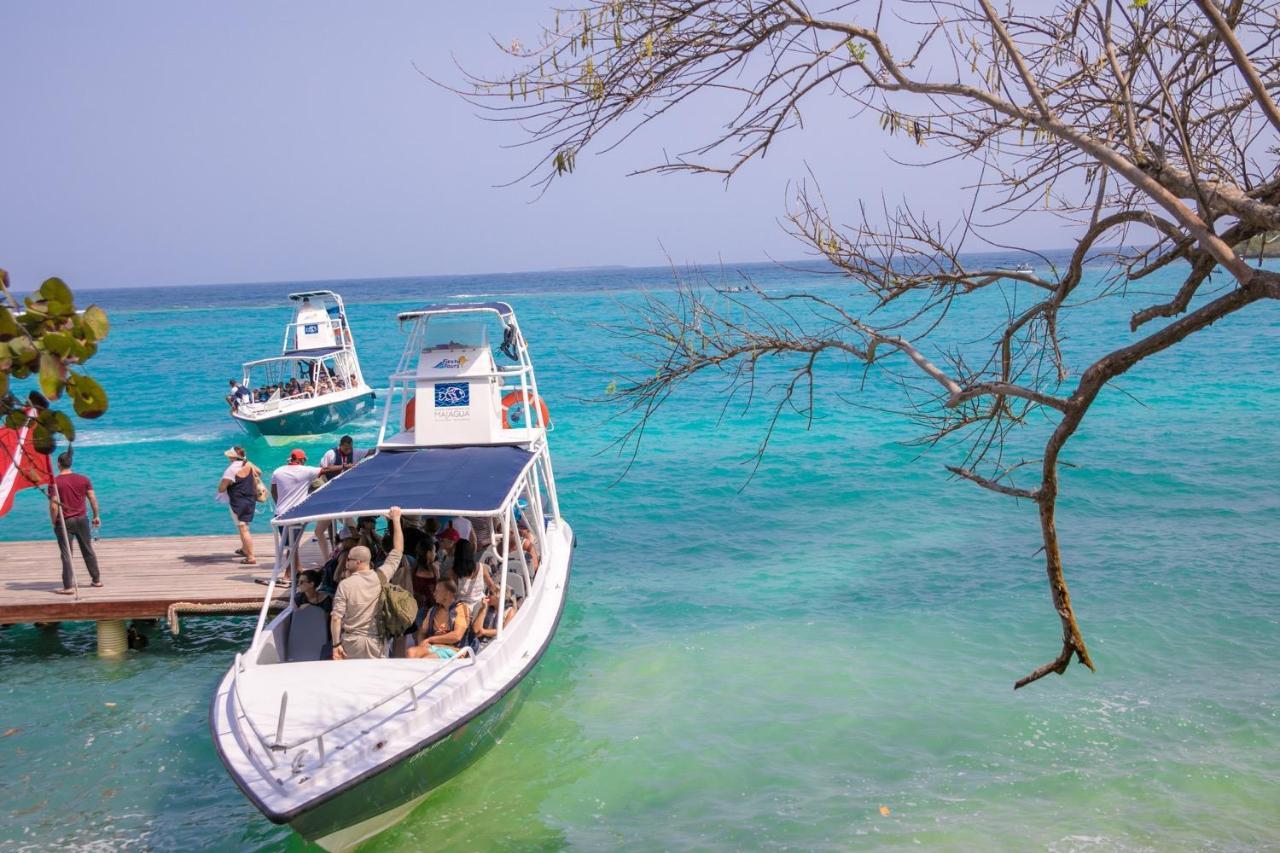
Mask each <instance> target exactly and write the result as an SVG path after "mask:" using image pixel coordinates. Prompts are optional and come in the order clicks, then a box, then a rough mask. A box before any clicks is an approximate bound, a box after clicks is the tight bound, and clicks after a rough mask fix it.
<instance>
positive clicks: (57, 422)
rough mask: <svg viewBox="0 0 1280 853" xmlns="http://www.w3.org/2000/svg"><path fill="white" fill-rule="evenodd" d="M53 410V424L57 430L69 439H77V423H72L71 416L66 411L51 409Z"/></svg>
mask: <svg viewBox="0 0 1280 853" xmlns="http://www.w3.org/2000/svg"><path fill="white" fill-rule="evenodd" d="M50 411H52V412H53V426H54V429H55V430H56V431H57V432H60V433H62V434H63V435H65V436H66V437H67V441H75V440H76V425H75V424H74V423H72V421H71V418H69V417H67V415H66V413H65V412H59V411H56V410H52V409H51V410H50Z"/></svg>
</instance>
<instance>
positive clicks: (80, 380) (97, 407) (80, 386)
mask: <svg viewBox="0 0 1280 853" xmlns="http://www.w3.org/2000/svg"><path fill="white" fill-rule="evenodd" d="M67 387H68V388H70V389H71V401H72V405H73V406H74V407H75V410H76V414H77V415H79V416H80V417H82V418H89V419H92V418H98V417H101V416H102V414H103V413H104V412H106V411H107V392H106V391H104V390H102V386H101V385H99V384H98V383H97V382H96V381H95V380H94V379H92V378H91V377H89V376H85V375H84V374H83V373H78V374H74V375H72V376H70V377H68V379H67Z"/></svg>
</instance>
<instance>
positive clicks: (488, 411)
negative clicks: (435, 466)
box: [378, 302, 551, 447]
mask: <svg viewBox="0 0 1280 853" xmlns="http://www.w3.org/2000/svg"><path fill="white" fill-rule="evenodd" d="M399 319H400V323H401V326H402V327H403V326H404V325H405V324H410V329H409V337H408V342H407V343H406V345H405V348H404V350H403V352H402V353H401V356H400V363H399V365H398V367H397V368H396V372H395V373H394V374H392V376H391V404H390V405H389V406H388V407H387V410H386V416H385V417H384V418H383V424H382V432H381V433H380V435H379V437H378V445H379V446H380V447H440V446H452V445H463V444H469V445H476V444H521V443H528V442H531V441H536V440H537V439H538V438H539V437H541V436H544V435H545V434H546V432H548V431H549V430H550V429H551V418H550V413H549V411H548V410H547V407H546V404H545V403H544V402H543V401H542V398H541V397H540V396H539V395H538V386H537V381H536V380H535V378H534V375H533V366H532V364H531V363H530V360H529V351H528V347H527V346H526V345H525V341H524V338H523V336H522V335H521V333H520V327H519V324H518V323H517V321H516V318H515V314H514V312H513V311H512V310H511V306H510V305H508V304H507V303H505V302H479V303H461V304H458V303H454V304H444V305H428V306H424V307H423V308H419V309H417V310H415V311H406V312H403V313H401V314H400V315H399ZM495 342H496V343H497V346H496V347H495V346H494V343H495Z"/></svg>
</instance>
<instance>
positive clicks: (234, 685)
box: [231, 646, 475, 769]
mask: <svg viewBox="0 0 1280 853" xmlns="http://www.w3.org/2000/svg"><path fill="white" fill-rule="evenodd" d="M464 660H465V661H467V662H468V664H469V665H474V664H475V652H473V651H472V650H471V649H470V648H468V647H465V646H464V647H463V648H462V649H461V650H460V651H459V652H458V654H457V655H456V656H454V657H452V658H450V659H449V660H447V661H445V663H444V665H443V666H441V667H439V668H438V669H435V670H432V671H431V672H429V673H427V674H426V675H424V676H422V678H420V679H418V680H417V681H414V682H412V683H410V684H407V685H405V686H404V687H399V688H396V689H395V690H393V691H392V692H391V693H388V694H387V695H386V696H384V697H383V698H381V699H379V700H377V701H376V702H372V703H370V704H369V705H366V706H365V707H364V708H362V709H360V710H359V711H356V712H355V713H352V714H348V715H347V716H346V717H343V718H342V719H341V720H339V721H338V722H336V723H332V724H330V725H329V726H327V727H326V728H325V729H323V730H322V731H319V732H313V733H311V734H308V735H306V736H304V737H301V738H297V739H295V740H293V741H290V742H288V743H285V742H282V741H283V738H284V724H285V715H286V713H287V712H288V708H289V691H287V690H286V691H284V692H282V693H281V694H280V713H279V714H278V716H277V717H276V736H275V738H274V739H271V740H269V739H268V738H267V737H266V736H265V735H264V734H263V733H262V732H261V731H260V730H259V729H258V726H257V724H256V723H254V721H253V718H252V717H251V716H250V715H249V714H248V712H247V711H245V710H244V700H243V699H241V698H240V673H241V672H242V671H243V670H244V668H245V663H244V659H243V656H242V655H236V659H235V664H234V669H233V671H232V676H231V695H232V699H233V701H234V703H235V706H234V707H235V709H236V711H237V712H238V716H239V717H243V718H244V720H245V722H247V723H248V724H249V731H251V732H252V733H253V736H254V737H255V738H256V739H257V741H258V743H259V745H261V746H262V749H263V752H264V753H266V756H267V759H268V760H269V761H270V762H271V767H272V768H273V769H274V768H275V767H276V759H275V753H277V752H287V751H288V750H291V749H297V748H298V747H300V746H304V745H306V744H308V743H310V742H312V741H315V742H316V750H317V753H318V756H319V761H320V766H322V767H323V766H324V762H325V749H324V737H325V735H327V734H330V733H332V732H334V731H336V730H337V729H340V728H342V727H343V726H347V725H350V724H351V723H353V722H355V721H356V720H358V719H360V718H361V717H363V716H365V715H366V714H370V713H372V712H373V711H376V710H377V709H378V708H381V707H382V706H383V705H386V704H387V703H388V702H391V701H392V700H394V699H398V698H399V697H401V696H404V695H405V694H406V693H407V694H409V702H410V709H411V710H413V711H417V710H418V703H419V702H420V701H421V700H423V699H425V698H426V697H427V695H428V694H429V693H430V692H431V691H432V690H434V689H435V688H436V687H439V686H440V684H442V683H443V682H444V680H445V679H446V678H448V677H449V676H451V675H452V674H453V673H454V672H455V671H456V670H457V669H458V668H459V667H460V666H461V664H460V661H464ZM428 681H430V682H432V683H431V684H429V685H426V686H425V688H424V686H423V685H424V683H425V682H428Z"/></svg>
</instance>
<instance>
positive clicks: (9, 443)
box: [0, 421, 53, 516]
mask: <svg viewBox="0 0 1280 853" xmlns="http://www.w3.org/2000/svg"><path fill="white" fill-rule="evenodd" d="M31 423H32V422H31V421H27V422H26V423H25V424H23V426H22V429H20V430H12V429H9V428H8V427H0V516H3V515H4V514H5V513H7V512H8V511H9V508H10V507H12V506H13V496H14V495H15V494H17V492H18V490H19V489H26V488H30V487H32V486H47V485H50V484H51V483H52V482H53V466H52V465H50V463H49V454H47V453H39V452H37V451H36V448H35V436H34V435H33V434H32V431H31Z"/></svg>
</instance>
